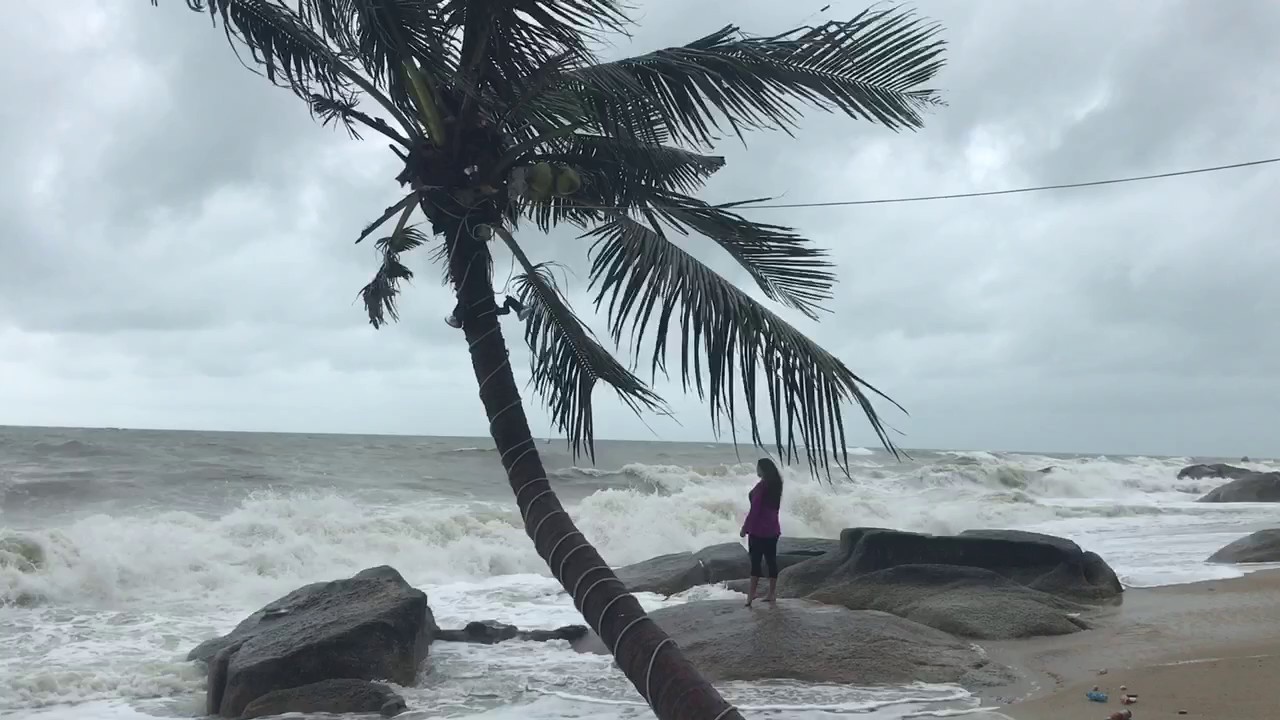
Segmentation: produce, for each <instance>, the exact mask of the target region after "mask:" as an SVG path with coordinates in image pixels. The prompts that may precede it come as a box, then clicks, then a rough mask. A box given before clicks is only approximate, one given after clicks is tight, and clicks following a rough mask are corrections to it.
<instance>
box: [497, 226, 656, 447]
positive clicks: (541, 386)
mask: <svg viewBox="0 0 1280 720" xmlns="http://www.w3.org/2000/svg"><path fill="white" fill-rule="evenodd" d="M494 230H495V232H497V233H498V234H499V235H500V236H501V237H502V239H503V240H504V241H505V242H506V243H507V246H508V247H509V248H510V249H511V251H512V254H513V255H515V257H516V259H517V261H518V262H519V263H520V266H521V267H522V268H523V269H524V272H522V273H520V274H519V275H516V276H515V277H513V278H512V280H511V286H512V289H513V290H514V291H515V292H516V295H517V296H518V297H519V298H520V301H521V302H522V303H524V305H525V307H526V308H528V310H529V313H530V314H529V320H528V325H527V326H526V327H525V340H526V342H528V344H529V349H530V350H531V351H532V355H533V357H532V363H531V364H532V371H533V377H532V379H531V381H532V383H533V387H534V390H535V391H536V392H537V393H538V394H539V395H540V396H542V399H543V401H544V402H545V403H546V406H547V409H548V410H549V411H550V413H551V421H552V423H553V424H554V425H555V426H556V428H557V429H559V430H561V431H562V432H564V433H565V437H566V439H567V440H568V443H569V447H570V448H571V449H572V451H573V454H574V455H575V456H577V455H581V454H584V453H585V454H586V455H587V456H588V457H590V458H591V459H592V461H594V460H595V426H594V423H593V420H592V418H593V413H592V404H591V400H592V391H593V390H594V389H595V385H596V382H597V381H603V382H604V383H605V384H607V385H609V386H611V387H612V388H613V389H614V391H615V392H617V394H618V398H619V399H620V400H622V402H623V403H625V404H626V405H627V407H629V408H631V410H632V411H633V412H635V413H636V414H640V413H641V412H643V411H646V410H648V411H653V412H660V413H667V412H668V411H667V409H666V407H665V403H664V402H663V400H662V398H661V397H659V396H658V395H657V394H656V393H654V392H653V391H652V390H650V389H649V386H648V385H647V384H645V382H644V381H643V380H641V379H640V378H638V377H636V375H635V374H634V373H632V372H631V371H630V370H628V369H627V368H626V367H625V366H624V365H623V364H622V363H620V362H618V360H617V359H616V358H614V357H613V355H612V354H610V353H609V351H608V350H606V349H605V347H604V346H603V345H601V344H600V343H599V342H598V341H597V340H596V339H595V337H594V336H593V334H592V333H591V330H590V329H589V328H587V326H586V325H584V324H583V323H582V321H581V320H580V319H579V318H578V316H577V315H576V314H574V312H573V310H572V309H570V307H569V303H568V301H567V300H565V298H564V295H563V294H562V293H561V292H560V288H559V286H558V285H557V283H556V280H555V276H554V275H553V274H552V272H551V265H549V264H547V263H539V264H537V265H534V264H533V263H532V262H530V260H529V258H528V256H526V255H525V253H524V251H523V250H522V249H521V248H520V246H519V245H518V244H517V243H516V241H515V238H514V237H513V236H512V235H511V233H510V232H509V231H507V230H506V229H505V228H498V227H495V228H494Z"/></svg>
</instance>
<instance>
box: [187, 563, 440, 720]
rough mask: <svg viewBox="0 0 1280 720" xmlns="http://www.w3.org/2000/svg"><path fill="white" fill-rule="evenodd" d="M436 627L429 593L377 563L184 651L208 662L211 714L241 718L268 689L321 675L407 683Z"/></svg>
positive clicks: (288, 598)
mask: <svg viewBox="0 0 1280 720" xmlns="http://www.w3.org/2000/svg"><path fill="white" fill-rule="evenodd" d="M438 630H439V629H438V628H437V627H436V624H435V620H434V618H433V617H432V614H431V608H430V607H428V605H427V596H426V594H425V593H423V592H422V591H420V590H417V589H415V588H413V587H412V586H410V585H409V584H408V583H407V582H405V580H404V578H403V577H401V576H400V573H398V572H396V571H395V570H394V569H393V568H390V567H386V566H382V567H376V568H370V569H368V570H363V571H361V572H359V573H357V574H356V575H355V576H353V577H351V578H347V579H343V580H335V581H332V582H320V583H313V584H311V585H307V586H304V587H302V588H299V589H297V590H294V591H293V592H291V593H289V594H288V595H285V596H284V597H282V598H280V599H278V600H276V601H274V602H272V603H270V604H268V605H267V606H266V607H264V608H262V609H261V610H259V611H258V612H256V613H254V614H253V615H251V616H249V617H248V618H246V619H245V620H244V621H243V622H241V623H240V624H239V625H237V626H236V628H235V629H234V630H232V631H231V632H230V633H228V634H227V635H224V636H222V637H220V638H215V639H213V640H209V641H207V642H204V643H201V644H200V645H199V646H198V647H196V648H195V649H194V650H192V651H191V652H190V654H189V655H188V656H187V657H188V659H189V660H197V661H202V662H207V663H208V665H209V683H208V684H209V695H208V702H207V712H208V714H210V715H222V716H225V717H238V716H239V715H240V714H241V713H242V712H244V710H245V708H246V707H248V705H249V703H251V702H253V701H254V700H257V699H258V698H260V697H262V696H264V695H266V694H267V693H270V692H273V691H276V690H286V689H289V688H296V687H299V686H302V685H309V684H312V683H318V682H321V681H324V680H337V679H360V680H390V681H391V682H395V683H398V684H400V685H412V684H413V682H414V679H415V677H416V675H417V670H418V666H419V664H421V662H422V661H423V660H424V659H425V658H426V656H427V649H428V647H429V646H430V644H431V641H432V639H433V638H434V637H435V634H436V633H437V632H438Z"/></svg>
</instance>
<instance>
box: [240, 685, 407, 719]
mask: <svg viewBox="0 0 1280 720" xmlns="http://www.w3.org/2000/svg"><path fill="white" fill-rule="evenodd" d="M405 709H406V706H405V702H404V698H402V697H400V696H399V695H398V694H396V692H395V691H394V690H392V689H391V688H389V687H387V686H386V685H383V684H381V683H374V682H369V681H368V680H350V679H342V680H321V681H320V682H317V683H311V684H310V685H303V686H301V687H294V688H288V689H286V690H272V691H271V692H269V693H267V694H266V695H263V696H261V697H259V698H258V699H256V700H254V701H253V702H251V703H249V704H248V705H247V706H245V709H244V712H242V713H241V714H240V719H241V720H249V719H250V718H260V717H268V716H272V715H283V714H285V713H307V714H312V713H332V714H341V713H377V714H379V715H381V716H383V717H392V716H394V715H399V714H400V713H402V712H404V711H405Z"/></svg>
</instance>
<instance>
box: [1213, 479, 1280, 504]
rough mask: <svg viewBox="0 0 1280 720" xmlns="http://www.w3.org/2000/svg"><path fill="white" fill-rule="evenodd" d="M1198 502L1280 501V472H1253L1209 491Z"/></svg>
mask: <svg viewBox="0 0 1280 720" xmlns="http://www.w3.org/2000/svg"><path fill="white" fill-rule="evenodd" d="M1198 502H1214V503H1230V502H1280V472H1251V473H1249V474H1248V475H1242V476H1240V477H1237V478H1236V479H1235V480H1232V481H1231V482H1229V483H1227V484H1226V485H1221V486H1219V487H1216V488H1214V489H1213V490H1210V491H1209V494H1207V495H1205V496H1204V497H1202V498H1200V499H1199V501H1198Z"/></svg>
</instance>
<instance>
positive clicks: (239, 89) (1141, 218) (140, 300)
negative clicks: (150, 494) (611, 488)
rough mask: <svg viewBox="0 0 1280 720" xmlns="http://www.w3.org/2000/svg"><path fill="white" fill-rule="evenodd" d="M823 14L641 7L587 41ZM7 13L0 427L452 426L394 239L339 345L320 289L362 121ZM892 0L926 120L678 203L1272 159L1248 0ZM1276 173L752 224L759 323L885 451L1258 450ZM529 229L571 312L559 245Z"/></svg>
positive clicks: (183, 35) (88, 30)
mask: <svg viewBox="0 0 1280 720" xmlns="http://www.w3.org/2000/svg"><path fill="white" fill-rule="evenodd" d="M825 4H827V3H826V2H823V1H819V0H812V1H809V0H806V1H805V2H799V3H751V4H748V5H745V6H744V5H743V4H742V3H734V2H729V1H728V0H723V1H721V0H717V1H714V2H713V1H710V0H708V1H706V2H702V3H698V5H697V7H696V9H690V8H691V6H689V5H688V4H680V3H676V2H672V1H671V0H650V1H649V2H645V3H642V4H641V7H640V8H639V10H638V12H637V13H636V16H637V19H639V20H640V21H641V23H642V24H641V26H640V27H639V28H638V29H637V31H636V33H635V36H634V37H633V38H630V39H627V38H619V39H618V40H617V42H616V43H615V44H614V45H613V46H612V47H610V48H609V49H608V50H607V52H608V54H609V55H611V56H616V55H621V54H629V53H634V52H643V51H646V50H649V49H652V48H655V47H659V46H663V45H667V44H672V43H677V42H681V41H685V40H689V39H692V38H693V37H696V36H698V35H700V34H703V33H705V32H709V31H711V30H714V29H717V28H719V27H721V26H722V25H724V24H726V23H729V22H738V23H740V24H742V25H743V26H744V27H745V28H747V29H748V30H750V31H759V32H767V31H773V30H777V29H781V28H783V27H786V26H789V25H791V24H795V23H797V22H801V21H805V22H808V21H813V20H816V19H818V18H820V17H821V16H820V15H816V14H814V13H815V12H816V11H817V10H818V8H820V7H822V6H823V5H825ZM27 5H29V7H27V8H24V10H23V12H21V13H17V14H14V15H13V16H12V17H11V18H10V20H11V22H8V23H5V24H4V25H3V26H0V64H4V66H5V67H10V68H22V69H23V71H22V72H10V73H6V74H4V75H3V76H0V96H3V97H5V98H6V100H8V102H7V103H6V104H5V105H4V106H2V107H0V157H4V158H5V166H4V167H5V172H4V173H3V175H0V182H2V183H3V186H0V408H2V409H3V411H2V412H0V422H9V423H42V424H97V425H114V426H127V425H141V426H169V427H215V428H242V429H282V430H290V429H293V430H307V431H353V432H418V433H449V434H480V433H483V432H484V420H483V415H482V413H481V410H480V407H479V404H478V402H477V401H476V396H475V389H474V386H473V384H472V382H471V379H470V368H469V362H468V360H467V357H466V353H465V347H464V343H463V342H462V339H461V337H460V336H459V335H458V334H457V333H456V332H454V331H451V330H450V329H449V328H447V327H446V326H445V325H444V324H443V323H442V322H441V321H440V319H441V317H442V316H443V315H444V314H445V313H447V312H448V310H449V308H450V307H451V298H450V296H449V293H448V291H447V290H446V289H445V288H443V287H441V286H440V283H439V282H438V278H439V272H438V269H436V268H434V267H431V266H430V265H429V264H428V262H427V258H426V254H425V253H424V254H423V255H421V256H420V257H418V258H415V259H413V260H412V262H413V267H414V268H415V270H417V271H418V273H419V275H418V278H417V280H416V281H415V283H414V284H413V286H412V287H411V288H409V290H408V291H407V293H406V295H405V298H404V304H403V308H402V310H403V317H404V321H403V322H402V323H400V324H399V325H396V326H393V327H391V328H389V329H387V330H383V331H379V332H375V331H373V330H372V329H370V328H369V327H368V326H367V325H366V324H365V323H364V319H363V315H362V312H361V309H360V307H359V305H358V303H357V302H356V292H357V290H358V289H359V288H360V286H361V285H362V284H363V283H364V282H365V281H366V280H367V279H368V276H369V274H370V273H371V272H372V271H373V269H374V266H375V260H374V257H373V255H372V250H371V249H370V248H368V247H365V246H354V245H352V243H351V241H352V240H353V239H354V237H355V233H356V232H358V230H359V228H360V227H361V226H363V224H364V223H365V222H367V221H368V220H369V219H370V218H372V217H373V216H375V215H376V214H377V213H378V212H379V211H380V210H381V209H382V208H383V207H385V206H386V205H387V204H389V203H390V202H391V201H392V200H393V198H394V197H395V195H396V190H397V189H398V188H397V187H396V186H395V184H394V183H393V182H392V181H391V177H392V176H393V175H394V173H395V170H394V162H393V158H391V157H390V155H389V154H388V153H387V152H386V150H385V148H384V147H383V145H382V143H380V142H377V141H375V140H373V139H367V140H366V142H364V143H360V142H355V141H351V140H349V139H348V138H347V137H346V136H345V135H344V134H343V133H341V132H336V131H333V130H331V129H327V128H321V127H319V126H317V125H316V124H315V123H314V122H312V120H311V119H310V118H309V116H308V114H307V112H306V108H305V107H304V106H303V105H302V104H301V103H300V102H298V101H297V100H296V99H295V98H294V97H293V96H292V95H290V94H289V93H287V92H286V91H282V90H277V89H274V88H271V87H269V86H268V85H267V84H266V83H265V82H264V81H263V80H262V79H261V78H258V77H255V76H253V75H252V74H251V73H249V72H248V71H246V70H245V69H244V68H243V67H241V66H240V65H239V64H238V63H237V62H236V60H235V58H234V57H233V56H232V55H231V54H230V52H229V51H228V49H227V48H226V46H225V43H224V41H223V39H222V36H221V33H220V32H217V31H213V30H211V29H210V28H209V26H208V23H207V21H203V22H202V21H201V19H200V18H199V17H197V16H195V15H193V14H191V13H189V12H188V11H186V10H185V8H183V7H182V6H181V4H180V3H170V4H169V5H168V6H166V7H161V8H159V9H153V8H151V7H150V6H149V5H148V4H147V3H120V4H111V5H101V4H98V3H93V2H90V0H67V2H62V3H43V4H42V3H27ZM757 6H758V7H757ZM861 7H862V5H861V4H858V3H849V2H845V3H841V2H836V3H834V7H833V8H832V10H831V11H829V12H830V13H832V14H835V13H837V12H838V13H842V14H849V13H852V12H854V11H856V10H858V9H861ZM918 8H919V10H920V11H921V12H922V13H923V14H925V15H928V16H930V17H934V18H937V19H938V20H940V21H941V22H942V23H943V24H944V25H945V27H946V38H947V39H948V41H949V42H950V64H949V66H948V68H947V69H946V70H945V71H944V73H943V74H942V75H941V76H940V77H939V79H938V82H937V84H938V85H939V86H940V87H941V88H942V89H943V90H944V91H945V92H946V96H947V99H948V101H949V106H948V107H946V108H942V109H940V110H938V111H937V112H935V113H934V114H933V115H932V116H931V117H930V118H929V122H928V126H927V127H926V128H925V129H924V130H922V131H921V132H918V133H902V134H894V133H890V132H887V131H884V130H882V129H880V128H876V127H873V126H869V125H866V124H860V123H854V122H850V121H848V120H847V119H845V118H842V117H834V116H828V115H823V114H814V115H812V116H810V117H809V118H807V119H806V121H805V123H804V126H803V128H802V130H801V131H800V132H799V133H798V137H797V138H795V139H792V138H789V137H787V136H786V135H785V134H783V133H767V134H758V135H755V136H750V137H748V142H749V148H743V147H742V146H741V145H740V144H739V143H738V142H737V141H736V140H726V141H725V142H724V144H723V146H722V148H721V151H722V152H723V153H724V154H725V155H726V157H727V158H728V160H729V169H728V170H727V171H725V172H724V173H722V174H721V175H720V176H718V177H717V178H715V179H714V180H713V182H712V184H711V186H710V188H709V189H708V192H707V197H708V198H709V199H713V200H727V199H742V198H751V197H761V196H779V197H780V198H782V199H783V200H784V201H785V202H806V201H827V200H841V199H849V198H879V197H890V196H903V195H918V194H931V193H936V192H967V191H976V190H988V189H993V188H1003V187H1011V186H1018V185H1026V184H1037V183H1058V182H1075V181H1080V180H1090V179H1096V178H1100V177H1106V176H1116V175H1129V174H1143V173H1151V172H1161V171H1165V170H1170V169H1178V168H1182V167H1192V166H1201V165H1211V164H1217V163H1222V162H1234V161H1240V160H1247V159H1251V158H1256V157H1264V156H1267V155H1269V154H1273V153H1274V152H1275V148H1274V147H1273V146H1268V144H1267V143H1268V142H1270V139H1271V138H1274V137H1277V136H1280V80H1277V79H1275V77H1274V75H1273V73H1271V72H1270V69H1271V68H1275V67H1277V65H1280V46H1277V45H1275V43H1274V42H1273V41H1272V40H1273V38H1275V37H1276V36H1277V35H1280V6H1278V5H1276V4H1275V3H1270V2H1266V1H1265V0H1250V1H1247V2H1237V3H1225V4H1224V3H1218V4H1214V3H1202V2H1194V1H1193V0H1180V1H1178V0H1161V1H1159V2H1156V1H1153V2H1146V3H1140V4H1135V3H1127V4H1120V5H1115V4H1112V5H1105V4H1103V3H1073V4H1064V3H1054V2H1049V1H1048V0H1038V1H1036V2H1030V1H1028V2H1020V3H1010V2H998V1H997V0H986V1H983V2H971V3H951V2H940V1H932V2H923V1H922V2H919V3H918ZM1277 172H1280V170H1278V169H1273V168H1259V169H1250V170H1241V171H1233V172H1229V173H1220V174H1213V175H1202V176H1196V177H1190V178H1179V179H1170V180H1160V181H1153V182H1149V183H1143V184H1135V185H1121V186H1111V187H1104V188H1094V189H1081V190H1071V191H1062V192H1054V193H1044V194H1030V195H1016V196H1007V197H998V198H987V199H978V200H957V201H943V202H936V203H920V204H901V205H879V206H856V207H837V208H807V209H794V210H758V211H755V212H757V213H758V214H759V216H761V217H766V213H768V214H767V218H768V219H770V220H774V221H778V222H784V223H787V224H791V225H794V226H796V227H798V228H800V229H802V230H803V231H804V232H805V233H807V234H809V235H810V236H812V237H813V238H814V239H815V240H817V241H818V242H820V243H821V244H823V245H824V246H826V247H829V248H831V249H832V253H833V257H834V259H835V260H836V261H837V262H838V264H839V271H840V277H841V280H842V282H841V284H840V285H839V286H838V288H837V295H836V298H835V300H834V301H833V302H832V303H831V308H832V310H833V312H832V313H831V314H830V315H829V316H828V317H826V318H825V319H824V320H823V321H822V322H821V323H811V322H808V321H805V320H803V319H795V318H792V315H790V314H788V315H787V317H788V318H791V319H793V320H795V321H796V323H797V324H798V325H799V326H800V327H802V328H803V329H805V330H806V331H808V332H811V333H812V334H813V335H814V336H815V337H817V338H818V339H819V340H820V341H822V342H823V343H824V344H826V346H827V347H828V348H829V349H831V350H833V351H835V352H837V354H839V355H840V356H841V357H842V358H844V359H846V361H847V362H848V363H849V364H850V365H851V366H852V367H854V369H855V370H857V371H858V372H860V373H861V374H863V375H864V376H866V377H867V378H868V379H870V380H871V381H872V382H874V383H876V384H877V385H878V386H879V387H881V388H882V389H884V390H886V391H887V392H889V393H890V394H891V395H893V396H894V397H895V398H896V399H898V400H899V401H901V402H903V404H905V405H907V407H908V409H909V410H910V411H911V416H910V417H909V418H907V417H902V416H899V415H896V414H895V415H893V416H892V420H893V423H894V425H895V426H896V427H898V428H900V429H901V430H902V431H904V432H905V433H906V437H905V439H904V444H906V445H908V446H923V447H966V448H1010V449H1041V450H1069V451H1085V452H1113V453H1114V452H1139V453H1142V452H1146V453H1177V454H1189V453H1204V454H1218V453H1221V454H1228V455H1229V454H1243V453H1248V454H1250V455H1266V454H1271V455H1280V445H1277V444H1276V443H1277V441H1276V440H1275V438H1274V433H1273V432H1272V429H1273V428H1274V427H1275V424H1276V422H1277V420H1278V419H1280V417H1278V416H1277V409H1276V408H1277V406H1276V404H1275V402H1274V398H1275V397H1276V396H1277V393H1280V370H1277V366H1276V365H1275V364H1274V363H1273V362H1272V361H1271V358H1273V357H1275V356H1276V355H1277V354H1280V330H1278V329H1277V327H1276V325H1275V323H1274V321H1273V319H1274V318H1275V317H1277V316H1280V289H1277V288H1278V286H1277V284H1276V283H1275V282H1274V278H1275V277H1276V274H1277V271H1278V270H1280V249H1277V246H1276V244H1275V242H1274V233H1275V231H1274V228H1275V226H1276V221H1277V219H1278V218H1277V214H1276V210H1275V209H1274V208H1275V203H1274V196H1275V194H1276V192H1275V191H1276V188H1277V178H1280V175H1277ZM532 233H533V231H532V230H527V231H525V242H526V243H527V245H528V247H529V248H530V250H531V252H533V253H534V254H535V255H536V256H537V257H538V258H539V259H554V260H557V261H560V262H563V263H565V264H567V265H568V266H569V267H570V268H571V269H572V270H573V272H574V274H575V277H574V278H573V282H574V284H573V288H572V292H571V297H572V299H573V300H574V302H575V303H577V305H578V307H579V309H580V310H583V311H584V312H585V311H586V309H587V306H588V305H589V298H588V296H587V294H586V273H585V267H586V265H585V261H584V255H585V252H584V251H585V241H582V240H579V239H576V238H575V237H574V236H573V234H572V233H570V232H568V231H564V230H561V231H557V232H555V233H554V234H553V235H552V236H550V237H547V238H545V239H537V238H534V237H532V236H531V235H532ZM690 247H692V248H694V249H695V251H696V252H697V253H698V254H699V255H700V256H702V257H705V258H706V259H707V261H708V262H709V263H711V264H712V265H713V266H714V267H716V268H717V269H719V270H721V271H723V272H725V273H726V274H727V275H729V276H730V277H733V278H734V279H735V280H742V279H743V275H742V273H741V272H740V271H738V270H737V269H736V268H734V266H733V265H732V263H731V262H729V261H728V259H727V258H724V257H723V256H721V255H718V254H716V253H715V252H714V248H712V247H711V246H710V243H701V244H699V243H697V242H696V241H694V242H692V244H691V245H690ZM497 273H498V276H499V277H498V282H499V283H501V282H502V281H503V279H504V278H505V276H506V274H507V262H506V260H505V259H502V260H500V261H499V263H498V266H497ZM597 327H599V325H598V324H597ZM508 339H509V342H510V343H511V344H512V347H513V354H514V355H515V356H519V354H520V352H521V350H522V348H521V347H520V346H521V341H520V339H519V338H518V337H517V336H516V335H515V334H514V333H512V334H511V335H510V336H509V338H508ZM659 390H660V391H661V392H663V394H664V395H665V396H666V397H667V398H668V399H669V400H671V401H672V404H673V407H674V409H675V410H676V411H677V416H678V418H679V420H680V422H681V423H682V426H677V425H675V424H673V423H672V422H670V421H667V420H663V419H659V418H649V419H647V423H648V424H649V425H651V426H652V427H653V428H654V429H655V430H657V432H658V433H659V435H660V436H661V437H666V438H668V439H683V438H688V437H694V436H697V437H709V436H710V428H709V424H708V422H707V418H706V412H705V409H703V408H702V407H700V405H699V404H698V403H697V402H696V400H695V399H692V398H684V397H681V396H680V394H679V388H678V384H672V383H660V386H659ZM598 412H599V413H600V416H599V418H598V422H597V427H598V428H599V429H600V432H601V433H602V434H605V435H608V436H614V437H638V438H645V437H651V434H650V431H649V429H648V428H647V427H646V425H645V423H643V422H641V421H638V420H636V419H635V418H632V417H630V416H629V415H628V414H627V413H626V412H625V411H623V410H621V409H619V408H618V407H616V404H615V403H612V402H611V401H609V400H607V399H602V402H600V403H599V411H598ZM533 417H534V421H535V424H536V425H537V426H538V429H537V430H535V432H544V431H545V430H546V420H545V417H544V416H543V415H542V414H541V413H540V411H538V412H534V413H533ZM851 428H852V429H853V434H852V435H851V437H850V441H851V443H853V444H859V443H864V444H865V443H870V442H872V439H871V435H870V433H869V432H868V431H866V430H865V429H864V428H863V426H862V424H861V423H860V422H859V421H857V420H854V422H853V423H852V425H851Z"/></svg>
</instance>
